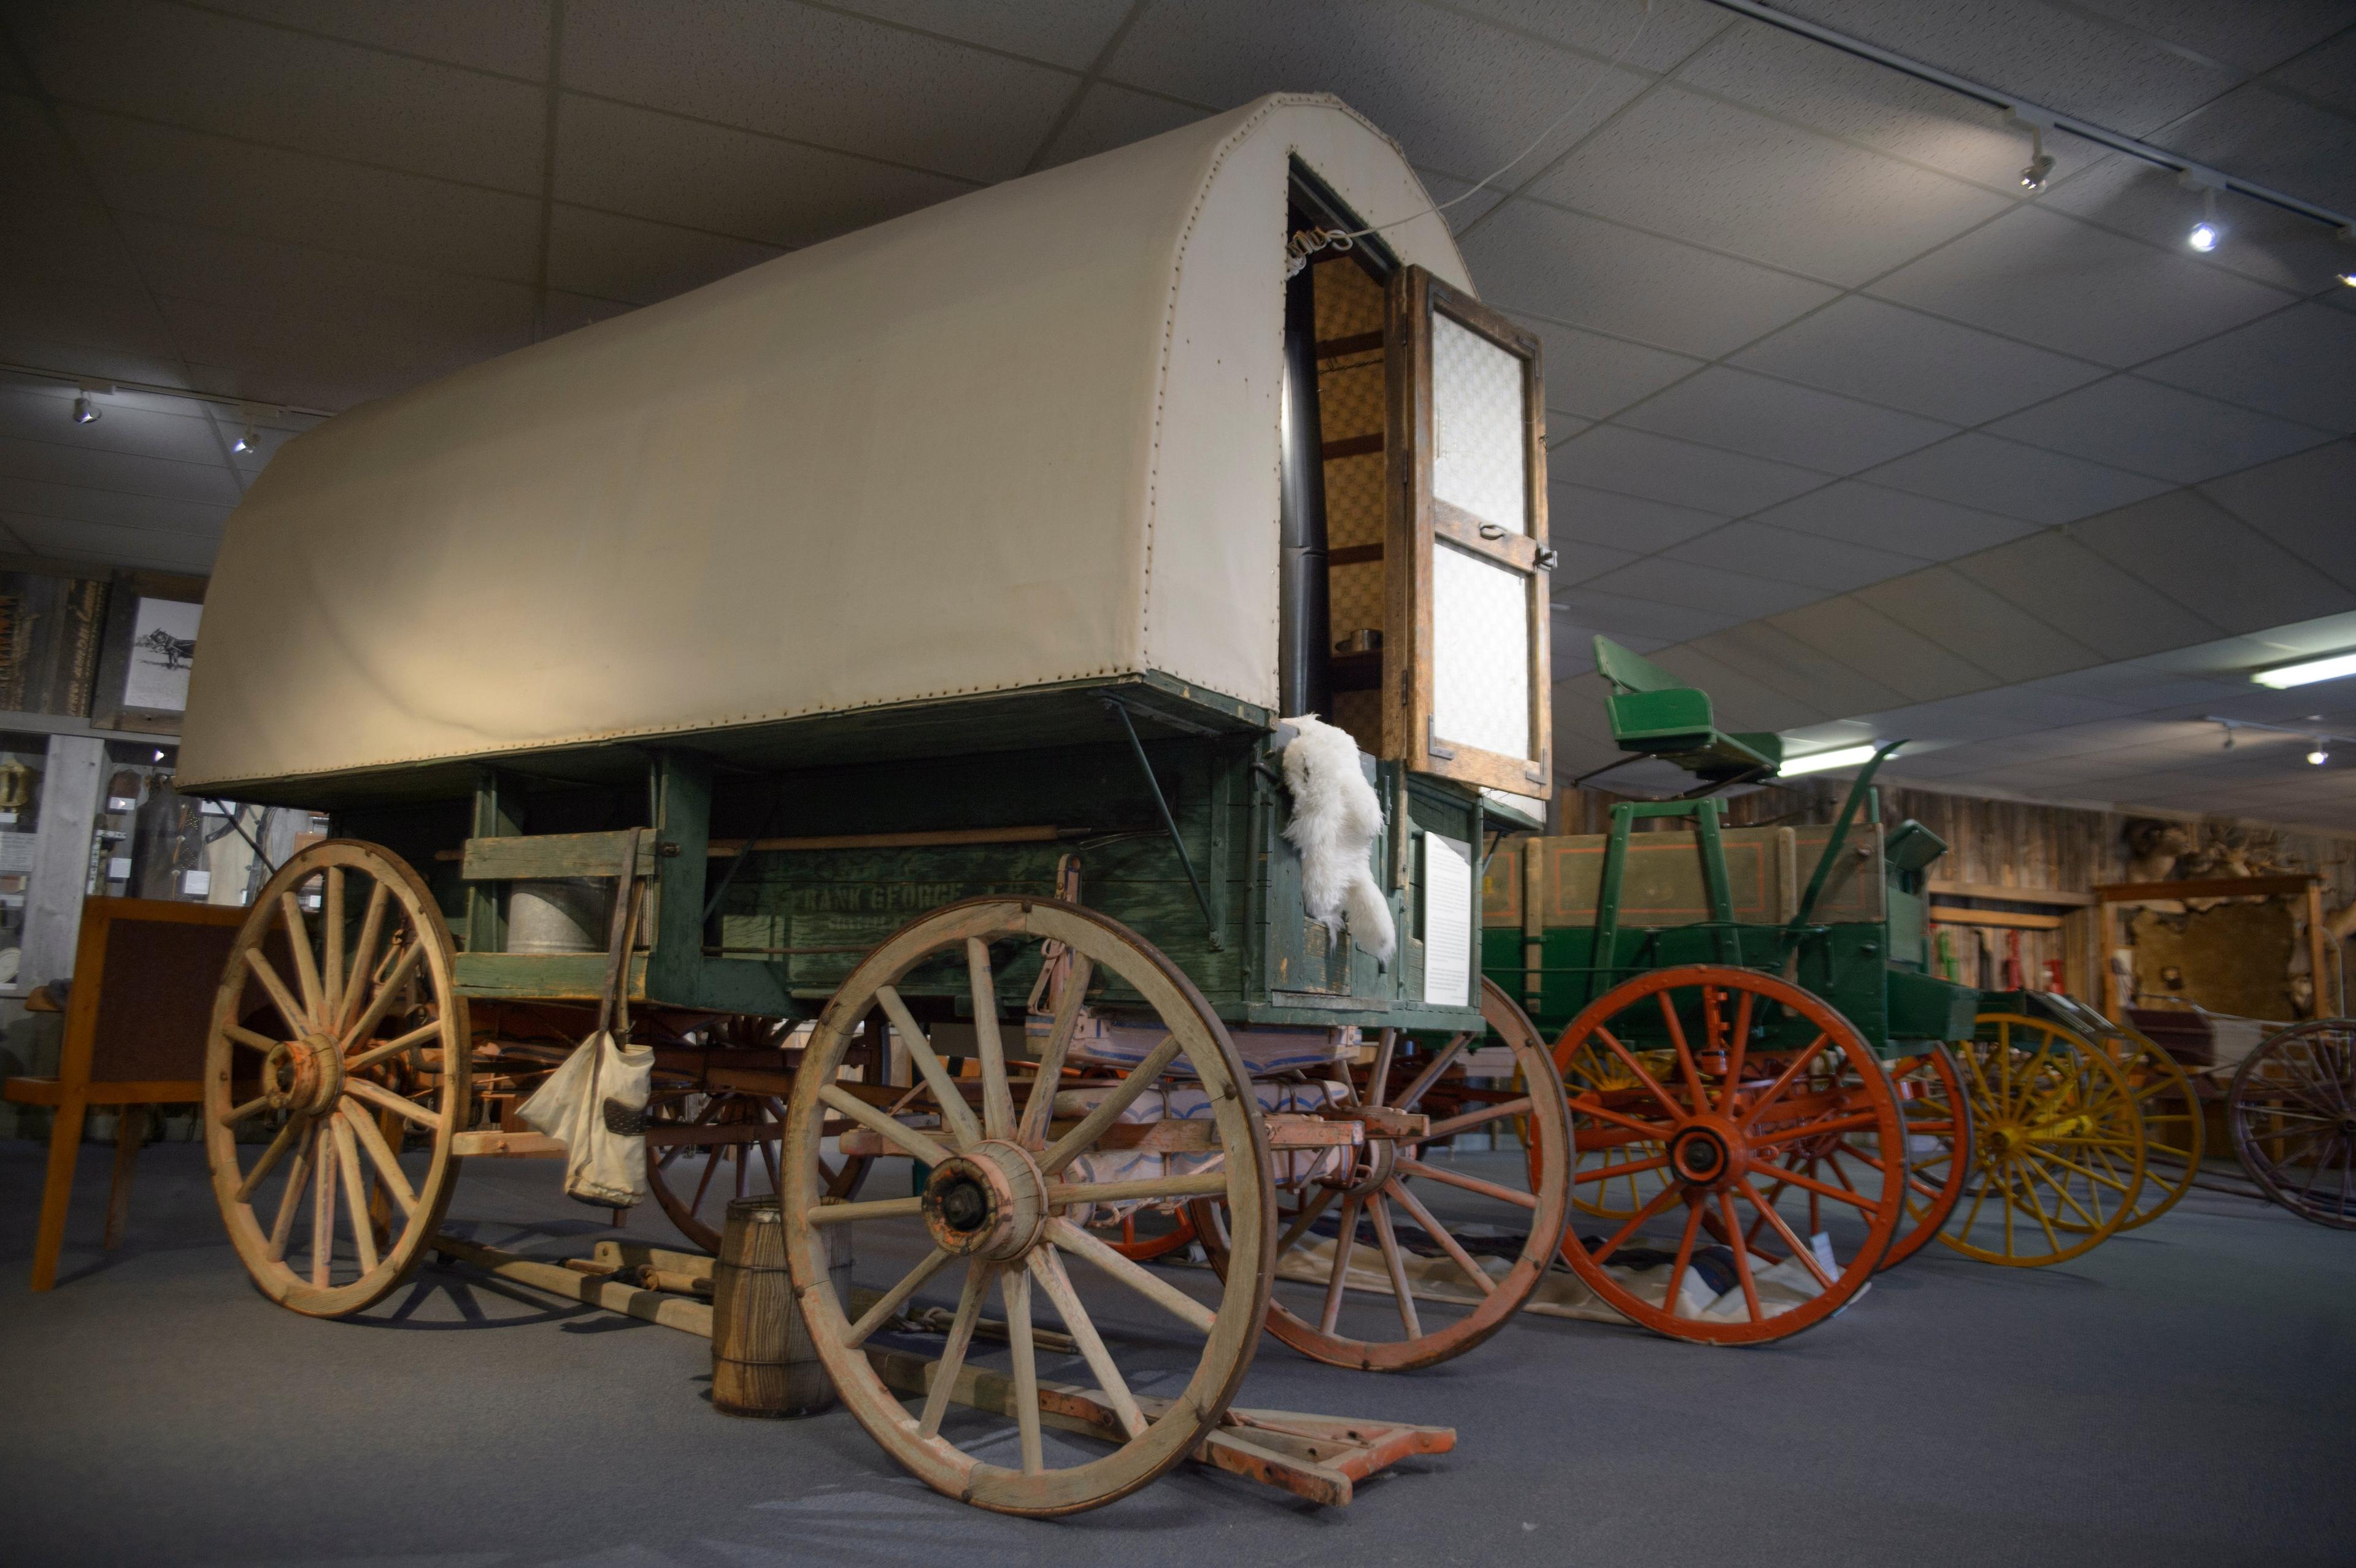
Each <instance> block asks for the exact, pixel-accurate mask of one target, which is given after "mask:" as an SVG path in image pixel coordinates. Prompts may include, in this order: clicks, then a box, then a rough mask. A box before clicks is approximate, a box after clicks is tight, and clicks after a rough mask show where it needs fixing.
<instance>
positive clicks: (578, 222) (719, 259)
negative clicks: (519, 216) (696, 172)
mask: <svg viewBox="0 0 2356 1568" xmlns="http://www.w3.org/2000/svg"><path fill="white" fill-rule="evenodd" d="M777 254H778V251H776V248H775V247H773V246H768V245H756V244H754V243H753V242H751V241H750V240H729V239H723V238H722V237H720V236H718V235H712V234H701V233H698V232H696V231H695V230H693V229H674V228H672V227H670V226H669V225H668V224H661V223H648V222H645V221H643V220H641V219H636V218H614V217H609V216H608V215H606V214H605V213H600V212H590V211H588V210H586V209H585V208H578V207H562V206H560V207H559V208H557V209H556V211H555V213H554V216H553V223H552V228H551V229H550V233H549V244H548V281H549V283H551V284H552V285H554V286H555V287H557V288H561V289H570V290H572V291H573V292H575V293H584V294H594V295H596V296H598V297H600V298H603V299H623V300H628V301H630V302H632V303H633V304H654V303H655V302H656V301H658V300H664V299H669V297H670V296H671V295H673V294H679V293H686V292H687V291H688V290H690V289H693V288H700V287H701V286H702V285H703V284H705V283H713V282H716V281H717V280H719V279H721V278H724V277H726V276H728V275H729V274H730V273H731V272H743V271H744V269H745V268H747V267H750V266H755V265H757V264H759V263H760V262H763V261H768V260H769V259H770V258H772V257H774V256H776V255H777Z"/></svg>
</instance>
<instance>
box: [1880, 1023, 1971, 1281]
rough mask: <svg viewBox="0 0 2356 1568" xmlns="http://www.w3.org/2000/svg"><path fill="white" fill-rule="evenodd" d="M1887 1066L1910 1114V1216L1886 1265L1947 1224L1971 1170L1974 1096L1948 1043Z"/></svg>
mask: <svg viewBox="0 0 2356 1568" xmlns="http://www.w3.org/2000/svg"><path fill="white" fill-rule="evenodd" d="M1889 1070H1890V1084H1891V1086H1892V1087H1893V1088H1895V1089H1896V1090H1897V1091H1898V1104H1899V1109H1900V1111H1901V1113H1902V1114H1903V1115H1905V1118H1906V1163H1907V1175H1906V1218H1905V1220H1904V1221H1903V1222H1902V1223H1901V1225H1900V1226H1899V1230H1898V1235H1897V1237H1896V1239H1895V1240H1893V1241H1891V1243H1890V1251H1888V1252H1887V1253H1883V1254H1882V1258H1881V1266H1882V1267H1883V1268H1886V1269H1890V1268H1896V1267H1897V1266H1898V1265H1899V1264H1902V1263H1904V1262H1905V1261H1906V1260H1907V1259H1908V1258H1911V1257H1912V1256H1913V1255H1914V1254H1915V1253H1919V1252H1921V1251H1922V1249H1923V1248H1924V1247H1927V1246H1929V1245H1930V1244H1931V1243H1932V1242H1933V1240H1934V1239H1935V1238H1936V1237H1937V1236H1938V1234H1939V1232H1941V1231H1942V1230H1944V1228H1945V1227H1946V1223H1947V1217H1948V1216H1949V1215H1951V1214H1953V1213H1954V1211H1955V1204H1956V1203H1957V1202H1958V1201H1960V1200H1962V1198H1963V1196H1964V1187H1965V1182H1966V1181H1967V1180H1968V1179H1969V1178H1970V1176H1971V1171H1972V1159H1971V1148H1972V1107H1971V1097H1970V1096H1969V1095H1967V1094H1965V1093H1964V1081H1963V1077H1962V1075H1961V1074H1960V1073H1958V1072H1956V1071H1955V1059H1954V1056H1953V1055H1952V1054H1951V1053H1950V1052H1949V1051H1948V1050H1947V1048H1946V1047H1945V1046H1944V1045H1934V1046H1933V1047H1931V1049H1930V1050H1928V1051H1924V1052H1922V1054H1920V1055H1917V1056H1907V1057H1901V1058H1900V1059H1899V1060H1897V1061H1892V1062H1890V1064H1889ZM1859 1157H1860V1158H1862V1157H1863V1155H1862V1154H1860V1155H1859Z"/></svg>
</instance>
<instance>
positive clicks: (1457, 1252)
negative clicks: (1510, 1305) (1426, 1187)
mask: <svg viewBox="0 0 2356 1568" xmlns="http://www.w3.org/2000/svg"><path fill="white" fill-rule="evenodd" d="M1383 1190H1384V1191H1385V1192H1386V1193H1388V1194H1389V1195H1390V1196H1391V1197H1393V1198H1395V1199H1397V1200H1398V1206H1399V1207H1400V1208H1402V1209H1404V1210H1406V1211H1408V1215H1409V1216H1410V1217H1411V1218H1412V1219H1413V1220H1414V1221H1415V1222H1416V1223H1417V1224H1418V1225H1419V1226H1421V1227H1422V1228H1423V1233H1424V1234H1425V1235H1427V1236H1430V1238H1431V1239H1432V1240H1433V1241H1434V1242H1436V1243H1439V1244H1440V1251H1441V1252H1444V1253H1447V1254H1448V1258H1449V1261H1450V1262H1451V1263H1453V1264H1455V1265H1456V1267H1457V1269H1458V1270H1459V1271H1460V1272H1461V1273H1462V1274H1463V1275H1464V1276H1465V1277H1466V1278H1467V1279H1469V1280H1471V1281H1472V1284H1473V1285H1474V1286H1475V1287H1476V1288H1477V1289H1479V1291H1480V1292H1481V1294H1482V1295H1483V1296H1494V1295H1495V1294H1496V1293H1497V1282H1496V1281H1495V1280H1494V1279H1491V1278H1490V1277H1489V1271H1488V1270H1486V1269H1484V1268H1483V1267H1482V1266H1481V1265H1480V1264H1478V1263H1475V1262H1474V1261H1473V1259H1472V1253H1468V1252H1466V1251H1465V1250H1464V1244H1463V1243H1462V1242H1459V1241H1458V1240H1457V1239H1456V1238H1455V1236H1454V1235H1453V1234H1451V1232H1450V1231H1449V1229H1448V1227H1447V1226H1445V1225H1443V1224H1441V1223H1440V1221H1439V1220H1438V1219H1437V1218H1435V1217H1434V1216H1433V1214H1432V1212H1431V1211H1430V1210H1429V1209H1427V1208H1425V1207H1424V1206H1423V1203H1422V1200H1420V1199H1419V1198H1417V1197H1416V1195H1415V1194H1414V1193H1412V1192H1410V1191H1408V1186H1407V1183H1406V1182H1404V1181H1401V1180H1400V1179H1398V1177H1396V1176H1394V1177H1392V1178H1391V1179H1389V1180H1388V1181H1387V1182H1385V1183H1384V1184H1383ZM1410 1333H1412V1331H1410Z"/></svg>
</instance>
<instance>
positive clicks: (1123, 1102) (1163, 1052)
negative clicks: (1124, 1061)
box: [1039, 1034, 1179, 1177]
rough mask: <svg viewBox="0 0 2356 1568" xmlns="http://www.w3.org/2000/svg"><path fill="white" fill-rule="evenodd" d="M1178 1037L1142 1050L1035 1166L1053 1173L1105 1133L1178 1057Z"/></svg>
mask: <svg viewBox="0 0 2356 1568" xmlns="http://www.w3.org/2000/svg"><path fill="white" fill-rule="evenodd" d="M1178 1051H1179V1041H1178V1037H1177V1036H1176V1035H1175V1034H1173V1035H1171V1036H1170V1037H1169V1038H1167V1039H1165V1040H1162V1043H1161V1044H1159V1045H1157V1046H1155V1047H1154V1048H1153V1049H1152V1050H1151V1051H1148V1052H1146V1054H1145V1060H1144V1061H1141V1062H1139V1063H1138V1064H1137V1065H1136V1066H1135V1067H1132V1068H1130V1071H1129V1074H1128V1076H1126V1077H1124V1078H1123V1079H1122V1080H1121V1081H1120V1082H1119V1083H1117V1084H1115V1085H1114V1086H1113V1088H1112V1090H1111V1092H1110V1093H1107V1094H1106V1095H1105V1097H1104V1098H1103V1099H1102V1100H1100V1101H1098V1103H1097V1105H1096V1107H1095V1108H1094V1109H1092V1110H1091V1111H1089V1112H1088V1114H1087V1115H1085V1116H1083V1117H1081V1118H1080V1120H1079V1122H1078V1123H1077V1124H1076V1125H1074V1126H1073V1128H1072V1130H1071V1131H1070V1132H1067V1133H1066V1134H1065V1135H1064V1136H1062V1137H1060V1138H1057V1139H1056V1140H1055V1142H1054V1143H1052V1144H1050V1145H1049V1146H1048V1147H1047V1149H1046V1152H1045V1153H1044V1154H1042V1155H1041V1156H1040V1157H1039V1169H1040V1170H1041V1172H1042V1173H1044V1174H1045V1175H1047V1176H1050V1177H1052V1176H1054V1175H1055V1174H1056V1173H1057V1172H1058V1171H1061V1170H1062V1169H1063V1168H1064V1167H1066V1166H1067V1165H1069V1164H1071V1163H1072V1161H1073V1160H1074V1159H1075V1158H1076V1157H1078V1156H1079V1155H1080V1153H1081V1152H1082V1151H1083V1150H1085V1149H1087V1148H1088V1147H1090V1146H1091V1145H1093V1144H1094V1143H1095V1142H1096V1141H1097V1140H1098V1138H1100V1137H1102V1136H1104V1134H1105V1129H1106V1128H1108V1127H1109V1126H1111V1125H1113V1124H1114V1123H1115V1122H1117V1121H1119V1120H1120V1114H1121V1113H1122V1112H1123V1111H1126V1110H1128V1109H1129V1108H1130V1105H1132V1104H1135V1103H1136V1101H1137V1097H1138V1096H1139V1095H1140V1094H1142V1093H1145V1091H1146V1090H1147V1089H1149V1088H1151V1086H1152V1084H1153V1082H1154V1080H1155V1079H1157V1078H1160V1077H1161V1076H1162V1073H1163V1072H1165V1071H1166V1070H1167V1069H1168V1068H1169V1066H1170V1064H1171V1063H1172V1062H1173V1061H1176V1060H1177V1059H1178Z"/></svg>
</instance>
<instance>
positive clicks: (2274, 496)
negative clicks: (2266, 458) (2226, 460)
mask: <svg viewBox="0 0 2356 1568" xmlns="http://www.w3.org/2000/svg"><path fill="white" fill-rule="evenodd" d="M2201 494H2202V495H2204V496H2208V497H2209V498H2210V499H2211V500H2212V501H2214V502H2216V503H2217V504H2218V505H2219V506H2221V507H2224V508H2225V509H2226V510H2227V511H2229V512H2231V513H2233V515H2234V516H2235V517H2239V518H2241V520H2242V521H2244V522H2245V523H2247V524H2248V525H2249V526H2250V527H2252V528H2255V529H2257V530H2258V532H2260V533H2262V534H2264V535H2265V536H2266V537H2267V538H2268V539H2272V540H2274V541H2275V543H2276V544H2278V545H2280V546H2282V548H2283V549H2286V550H2288V551H2290V553H2291V554H2293V555H2295V556H2297V557H2298V558H2299V560H2303V561H2305V562H2306V563H2307V564H2308V565H2309V566H2311V567H2313V568H2315V569H2316V570H2317V571H2322V572H2324V573H2327V574H2328V575H2329V576H2330V578H2331V579H2332V580H2333V581H2336V582H2338V583H2339V584H2340V586H2341V587H2343V588H2351V589H2356V515H2351V496H2356V443H2351V442H2346V441H2335V442H2333V443H2330V444H2329V445H2328V446H2319V447H2317V448H2315V449H2314V450H2313V451H2311V452H2303V453H2299V454H2298V455H2297V456H2296V457H2286V458H2285V459H2283V460H2282V461H2281V462H2280V463H2269V464H2265V466H2264V467H2261V468H2253V469H2250V470H2249V471H2248V472H2246V473H2243V474H2233V475H2227V476H2226V477H2224V478H2222V479H2215V480H2211V482H2210V483H2208V484H2206V485H2202V486H2201Z"/></svg>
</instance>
